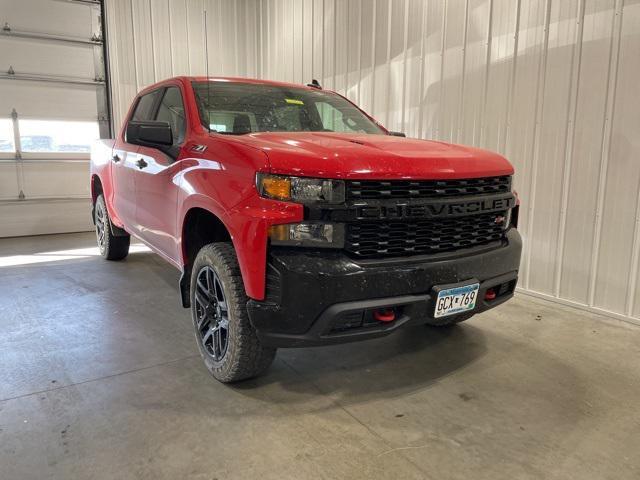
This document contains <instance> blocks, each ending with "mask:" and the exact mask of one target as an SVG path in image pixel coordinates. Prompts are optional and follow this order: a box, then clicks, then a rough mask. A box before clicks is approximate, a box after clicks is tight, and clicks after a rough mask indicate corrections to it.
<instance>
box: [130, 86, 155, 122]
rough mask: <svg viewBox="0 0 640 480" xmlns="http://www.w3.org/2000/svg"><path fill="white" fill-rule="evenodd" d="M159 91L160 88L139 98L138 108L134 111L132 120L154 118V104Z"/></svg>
mask: <svg viewBox="0 0 640 480" xmlns="http://www.w3.org/2000/svg"><path fill="white" fill-rule="evenodd" d="M159 93H160V90H155V91H153V92H150V93H147V94H146V95H143V96H141V97H140V100H138V104H137V105H136V109H135V110H134V111H133V115H132V116H131V120H136V121H145V120H152V118H151V116H152V115H153V106H154V105H155V103H156V98H157V97H158V94H159Z"/></svg>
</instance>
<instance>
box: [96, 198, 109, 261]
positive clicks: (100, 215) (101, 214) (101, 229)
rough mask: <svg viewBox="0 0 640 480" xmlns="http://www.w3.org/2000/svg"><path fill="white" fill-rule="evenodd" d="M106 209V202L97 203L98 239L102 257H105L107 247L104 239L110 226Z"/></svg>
mask: <svg viewBox="0 0 640 480" xmlns="http://www.w3.org/2000/svg"><path fill="white" fill-rule="evenodd" d="M104 207H105V205H104V202H96V213H95V221H96V238H97V240H98V248H99V249H100V254H102V255H104V250H105V247H106V244H105V238H104V237H105V233H106V229H107V228H109V225H108V224H107V212H106V211H105V208H104Z"/></svg>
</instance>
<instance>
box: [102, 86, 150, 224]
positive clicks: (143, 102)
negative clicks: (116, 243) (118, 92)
mask: <svg viewBox="0 0 640 480" xmlns="http://www.w3.org/2000/svg"><path fill="white" fill-rule="evenodd" d="M159 93H160V91H159V90H155V91H153V92H150V93H147V94H145V95H142V96H141V97H140V98H139V99H138V100H137V102H136V106H135V108H134V110H133V113H132V115H131V118H130V119H129V120H148V119H149V118H150V117H151V115H152V114H153V112H154V111H155V109H154V107H155V105H156V102H157V101H158V96H159ZM127 123H128V122H127ZM139 148H140V147H138V145H133V144H131V143H128V142H127V140H126V133H125V132H123V133H122V135H120V136H119V137H118V138H117V139H116V142H115V145H114V148H113V152H112V157H111V162H112V167H111V168H112V170H111V172H112V178H113V183H114V187H113V202H112V205H113V206H114V209H115V214H116V215H115V217H116V218H117V219H118V220H119V221H120V223H122V225H124V228H125V230H127V232H129V233H131V234H134V235H137V234H138V231H139V228H138V222H137V220H136V210H137V207H136V176H137V170H138V166H137V165H136V161H137V160H138V156H137V153H138V149H139Z"/></svg>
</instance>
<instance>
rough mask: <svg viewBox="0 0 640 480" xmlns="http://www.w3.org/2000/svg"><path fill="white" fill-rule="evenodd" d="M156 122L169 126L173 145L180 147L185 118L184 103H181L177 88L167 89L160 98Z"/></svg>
mask: <svg viewBox="0 0 640 480" xmlns="http://www.w3.org/2000/svg"><path fill="white" fill-rule="evenodd" d="M156 120H157V121H158V122H168V123H169V125H170V126H171V133H172V135H173V144H174V145H180V144H181V143H182V142H183V141H184V132H185V126H186V124H185V117H184V103H183V102H182V94H181V93H180V89H179V88H178V87H169V88H167V90H166V91H165V93H164V97H162V102H160V108H159V109H158V115H157V116H156Z"/></svg>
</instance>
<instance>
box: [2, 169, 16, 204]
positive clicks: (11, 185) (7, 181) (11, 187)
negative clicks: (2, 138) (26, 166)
mask: <svg viewBox="0 0 640 480" xmlns="http://www.w3.org/2000/svg"><path fill="white" fill-rule="evenodd" d="M16 169H17V167H16V163H15V162H13V161H8V162H6V161H3V162H0V200H16V199H17V198H18V195H19V194H20V191H19V189H18V182H17V170H16Z"/></svg>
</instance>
